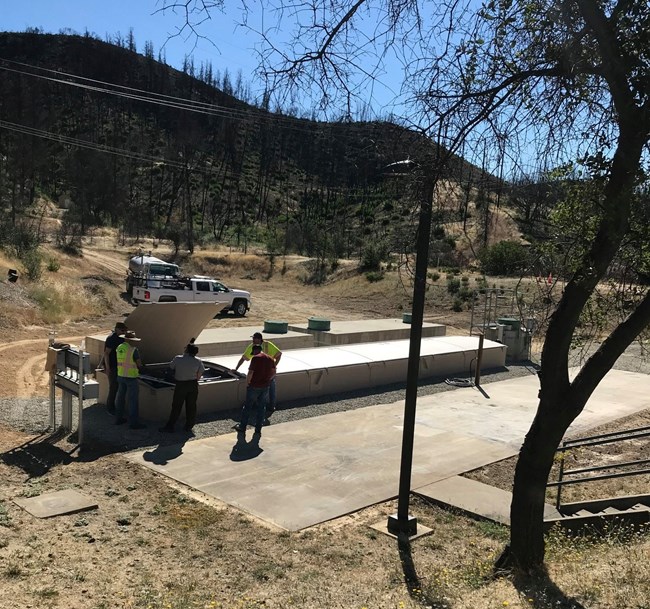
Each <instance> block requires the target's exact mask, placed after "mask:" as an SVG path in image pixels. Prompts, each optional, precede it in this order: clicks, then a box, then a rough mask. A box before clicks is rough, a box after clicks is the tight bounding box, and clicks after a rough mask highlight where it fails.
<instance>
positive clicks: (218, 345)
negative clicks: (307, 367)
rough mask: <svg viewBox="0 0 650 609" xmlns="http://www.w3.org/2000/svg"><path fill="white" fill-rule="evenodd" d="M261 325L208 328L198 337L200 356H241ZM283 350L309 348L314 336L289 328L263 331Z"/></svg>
mask: <svg viewBox="0 0 650 609" xmlns="http://www.w3.org/2000/svg"><path fill="white" fill-rule="evenodd" d="M260 330H261V328H260V327H259V326H243V327H239V328H232V327H223V328H206V329H205V330H203V331H202V332H201V333H200V334H199V335H198V337H197V339H196V343H195V344H196V345H197V346H198V347H199V355H200V357H216V356H220V355H237V356H241V354H242V353H243V352H244V349H246V347H247V346H248V345H249V344H250V343H251V342H252V338H251V337H252V335H253V332H259V331H260ZM263 335H264V338H265V339H266V340H270V341H271V342H272V343H273V344H274V345H276V346H277V347H278V349H280V350H281V351H286V350H287V349H308V348H309V347H313V346H315V345H314V338H313V336H311V335H310V334H305V333H304V332H294V331H291V330H289V332H285V333H284V334H271V333H269V332H265V333H263Z"/></svg>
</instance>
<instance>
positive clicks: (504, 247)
mask: <svg viewBox="0 0 650 609" xmlns="http://www.w3.org/2000/svg"><path fill="white" fill-rule="evenodd" d="M479 260H480V262H481V270H482V271H483V272H484V273H488V274H490V275H511V276H512V275H519V274H521V272H522V271H523V270H524V269H525V268H526V266H527V264H528V250H527V249H526V248H525V247H524V246H523V245H522V244H521V243H517V242H516V241H500V242H499V243H495V244H494V245H492V246H490V247H486V248H484V249H482V250H481V251H480V252H479Z"/></svg>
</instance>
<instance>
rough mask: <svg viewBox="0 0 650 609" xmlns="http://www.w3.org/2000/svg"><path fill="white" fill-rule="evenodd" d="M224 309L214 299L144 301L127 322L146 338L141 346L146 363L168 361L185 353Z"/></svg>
mask: <svg viewBox="0 0 650 609" xmlns="http://www.w3.org/2000/svg"><path fill="white" fill-rule="evenodd" d="M221 308H223V305H222V304H221V305H219V304H216V303H214V302H149V303H141V304H139V305H138V306H137V307H136V309H135V310H134V311H133V312H132V313H131V314H130V315H129V316H128V317H127V318H126V319H125V320H124V323H125V324H126V325H127V327H128V328H129V330H133V331H134V332H135V333H136V336H137V337H138V338H140V339H142V341H141V342H139V343H138V349H139V350H140V351H141V357H142V360H143V361H144V362H145V363H147V364H153V363H161V362H168V361H171V360H172V358H173V357H174V356H175V355H179V354H180V353H183V351H184V349H185V345H187V343H188V342H189V341H190V339H191V338H196V337H197V336H198V335H199V334H200V333H201V331H202V330H203V329H204V328H205V326H207V325H208V323H209V322H210V320H212V319H214V317H215V316H216V315H217V313H219V311H220V310H221ZM200 356H201V353H200V352H199V357H200Z"/></svg>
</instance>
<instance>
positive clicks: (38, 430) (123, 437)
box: [0, 362, 536, 455]
mask: <svg viewBox="0 0 650 609" xmlns="http://www.w3.org/2000/svg"><path fill="white" fill-rule="evenodd" d="M535 372H536V368H535V365H534V364H532V363H530V362H529V363H523V364H516V365H512V366H509V367H508V368H499V369H496V370H489V371H485V372H484V373H483V374H482V376H481V384H488V383H492V382H497V381H502V380H505V379H508V378H514V377H518V376H524V375H529V374H535ZM461 380H462V381H466V380H467V379H461ZM445 381H446V379H445V378H433V379H427V380H426V381H421V382H420V383H419V389H418V395H430V394H434V393H439V392H442V391H453V390H454V389H456V387H455V386H454V385H450V384H448V383H447V382H445ZM405 387H406V386H405V384H398V385H387V386H384V387H378V388H374V389H372V390H369V391H354V392H348V393H341V394H336V395H330V396H325V397H321V398H318V399H313V398H312V399H303V400H295V401H292V402H284V403H283V402H282V401H281V400H280V401H279V402H278V410H276V412H275V413H274V414H273V416H272V418H271V425H277V424H278V423H284V422H286V421H295V420H299V419H305V418H309V417H316V416H320V415H324V414H330V413H333V412H343V411H346V410H354V409H356V408H364V407H367V406H374V405H377V404H390V403H392V402H398V401H402V400H404V396H405ZM59 395H60V392H58V391H57V397H58V396H59ZM279 397H281V396H279ZM239 414H240V411H239V410H230V411H223V412H217V413H213V414H211V415H209V416H208V415H204V416H202V417H199V419H198V422H197V424H196V425H195V427H194V436H195V438H206V437H209V436H215V435H221V434H226V433H233V434H234V431H233V429H232V426H233V425H234V424H235V423H236V422H237V421H238V420H239ZM56 416H57V424H60V416H61V402H60V400H59V399H57V405H56ZM0 420H1V421H4V422H5V423H7V424H9V425H10V426H11V427H13V428H15V429H18V430H20V431H24V432H27V433H32V434H44V435H46V434H47V435H49V434H48V423H49V400H48V398H35V399H20V398H16V399H3V400H0ZM182 421H183V415H181V421H180V422H181V423H182ZM145 422H146V423H148V426H147V428H146V429H143V430H131V429H128V428H127V427H126V426H125V425H121V426H117V425H114V424H113V417H112V416H110V415H109V414H108V413H107V412H106V410H105V408H104V406H103V405H101V404H97V403H95V402H91V401H87V402H86V403H85V406H84V413H83V429H84V438H83V440H84V447H86V448H87V449H89V452H90V453H93V454H96V455H99V454H106V453H108V452H122V451H130V450H136V449H142V448H148V447H152V446H159V445H166V444H177V443H179V442H183V441H185V440H187V439H190V438H188V435H187V434H185V433H182V432H177V433H174V434H162V433H160V432H159V431H158V428H159V427H160V426H161V425H162V423H155V422H151V421H149V422H147V421H145ZM76 427H77V400H76V399H73V428H74V429H76ZM60 439H61V438H60V434H57V435H56V440H57V441H58V440H60ZM43 440H45V438H43ZM69 441H70V442H71V443H75V442H76V432H75V433H73V434H72V435H71V436H70V437H69Z"/></svg>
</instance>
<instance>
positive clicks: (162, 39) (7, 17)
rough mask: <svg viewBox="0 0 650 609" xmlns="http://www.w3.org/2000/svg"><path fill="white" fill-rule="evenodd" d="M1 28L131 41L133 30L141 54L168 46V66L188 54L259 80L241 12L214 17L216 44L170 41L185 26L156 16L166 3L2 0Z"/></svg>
mask: <svg viewBox="0 0 650 609" xmlns="http://www.w3.org/2000/svg"><path fill="white" fill-rule="evenodd" d="M1 4H2V11H1V13H0V14H1V16H0V29H1V30H4V31H18V32H22V31H24V30H25V28H27V27H39V28H42V29H43V30H44V31H45V32H47V33H53V34H55V33H58V32H59V31H60V30H62V29H65V28H70V29H72V30H75V31H76V32H78V33H80V34H83V33H84V32H85V30H86V29H88V31H90V32H93V33H95V34H97V35H98V36H99V37H100V38H102V39H103V38H104V37H105V34H110V35H114V34H116V33H117V32H120V33H121V34H122V35H123V36H125V35H126V34H127V33H128V31H129V30H130V29H131V28H133V31H134V35H135V41H136V44H137V48H138V51H139V52H142V50H143V48H144V43H145V41H147V40H150V41H151V42H153V45H154V49H155V53H156V56H157V54H158V50H159V49H160V48H161V47H162V46H163V44H165V52H166V59H167V63H168V64H170V65H172V66H174V67H180V66H181V65H182V62H183V57H184V55H186V54H188V55H189V54H193V55H194V58H195V64H196V65H197V66H198V65H199V64H200V62H201V61H211V62H212V65H213V69H214V70H215V71H216V70H217V69H218V70H220V71H221V72H222V73H223V71H224V70H225V69H226V68H228V70H229V72H230V73H231V75H235V74H237V72H238V71H239V70H241V71H242V75H243V77H244V79H245V80H247V81H248V82H251V83H252V81H253V73H254V70H255V68H256V65H257V64H256V60H255V57H254V55H253V52H252V47H253V43H254V40H253V38H252V36H250V35H247V33H246V32H245V31H244V30H243V29H241V28H236V27H235V19H236V18H237V16H238V15H237V13H236V12H233V14H232V15H229V16H223V15H221V14H220V13H219V12H214V13H213V18H212V19H211V20H210V21H209V22H206V23H205V24H203V26H202V31H203V33H204V34H205V35H206V36H209V37H210V38H211V39H212V40H214V41H215V42H216V47H215V46H213V45H212V44H210V43H209V42H207V41H204V40H199V41H198V42H197V44H196V47H194V43H195V40H194V39H192V40H183V39H182V38H181V37H177V38H173V39H170V36H171V35H172V34H173V33H174V31H175V28H176V27H177V26H178V25H179V24H181V22H182V18H181V16H180V15H176V16H175V15H174V14H173V13H171V12H166V13H165V14H164V15H163V14H161V13H156V10H157V9H158V8H160V6H161V4H160V2H159V1H157V0H22V1H19V0H1Z"/></svg>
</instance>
